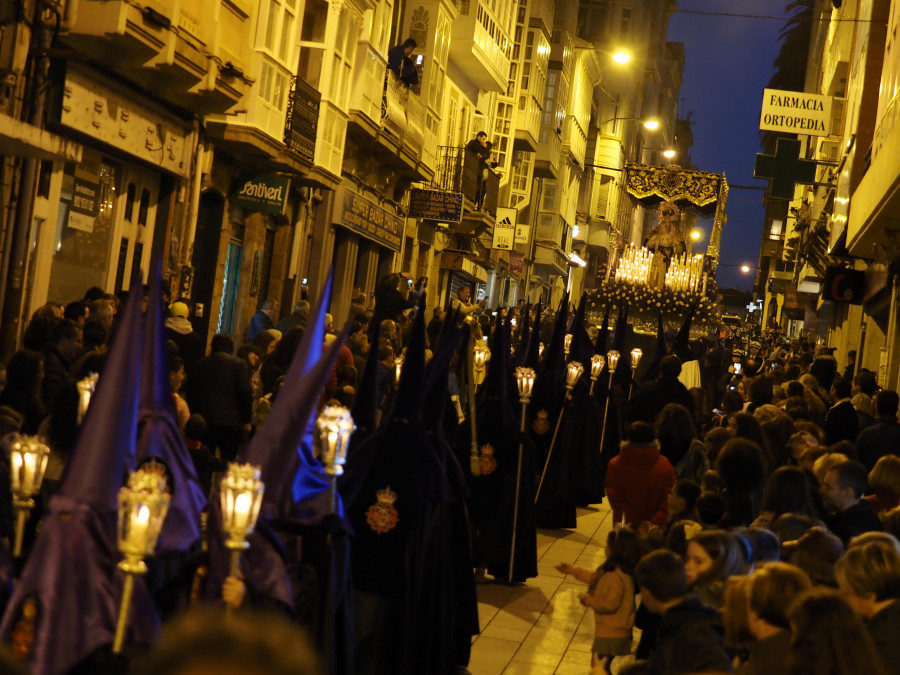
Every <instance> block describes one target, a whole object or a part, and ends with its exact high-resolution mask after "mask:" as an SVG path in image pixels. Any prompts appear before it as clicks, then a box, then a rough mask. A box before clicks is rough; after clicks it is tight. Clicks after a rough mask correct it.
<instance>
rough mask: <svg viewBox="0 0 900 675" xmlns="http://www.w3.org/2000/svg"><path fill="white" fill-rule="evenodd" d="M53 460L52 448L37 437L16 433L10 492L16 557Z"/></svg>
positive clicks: (11, 446)
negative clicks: (14, 526) (48, 463)
mask: <svg viewBox="0 0 900 675" xmlns="http://www.w3.org/2000/svg"><path fill="white" fill-rule="evenodd" d="M49 460H50V448H49V447H47V446H46V445H45V444H44V443H42V442H41V440H40V439H39V438H38V437H37V436H19V435H18V434H16V435H15V436H13V437H12V439H11V440H10V442H9V466H10V475H9V483H10V491H11V492H12V496H13V507H14V508H15V510H16V533H15V534H16V538H15V542H14V544H13V557H15V558H18V557H19V556H20V555H22V537H23V535H24V532H25V523H26V522H27V521H28V514H29V513H30V511H31V509H33V508H34V496H35V495H36V494H37V493H38V492H40V489H41V483H43V481H44V472H46V471H47V462H48V461H49Z"/></svg>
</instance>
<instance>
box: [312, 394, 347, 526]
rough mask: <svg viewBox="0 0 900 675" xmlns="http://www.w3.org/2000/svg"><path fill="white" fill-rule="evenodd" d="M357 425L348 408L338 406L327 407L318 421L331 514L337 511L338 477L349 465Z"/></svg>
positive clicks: (317, 428) (317, 427) (320, 447)
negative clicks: (328, 484)
mask: <svg viewBox="0 0 900 675" xmlns="http://www.w3.org/2000/svg"><path fill="white" fill-rule="evenodd" d="M355 429H356V425H355V424H354V423H353V417H352V416H351V415H350V411H349V410H347V408H344V407H342V406H337V405H329V406H325V409H324V410H323V411H322V414H321V415H319V417H318V419H316V430H317V431H318V433H319V449H320V452H321V453H322V464H324V465H325V473H326V474H327V475H328V477H329V483H330V484H331V485H330V488H329V502H328V503H329V504H330V512H331V513H335V511H336V510H337V508H336V507H337V503H336V500H337V477H338V476H340V475H342V474H343V473H344V464H346V463H347V451H348V449H349V447H350V436H351V435H353V432H354V430H355Z"/></svg>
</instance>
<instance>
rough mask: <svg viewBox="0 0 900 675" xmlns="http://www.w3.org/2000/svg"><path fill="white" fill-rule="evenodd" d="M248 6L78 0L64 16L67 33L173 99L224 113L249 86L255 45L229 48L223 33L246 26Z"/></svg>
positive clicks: (72, 42) (71, 41)
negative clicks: (199, 8)
mask: <svg viewBox="0 0 900 675" xmlns="http://www.w3.org/2000/svg"><path fill="white" fill-rule="evenodd" d="M245 11H246V9H242V8H241V7H240V5H239V4H236V3H228V5H227V6H226V5H225V4H221V5H220V4H219V3H218V2H215V3H210V4H209V5H206V6H204V11H203V12H196V13H193V12H192V11H191V9H190V3H178V2H175V1H174V0H151V1H150V2H147V3H143V7H140V6H138V5H136V4H135V3H132V2H129V1H127V0H109V1H108V2H79V3H78V4H77V5H75V9H73V10H71V12H67V14H66V16H65V17H64V19H63V22H62V25H61V32H60V37H61V39H62V41H63V42H64V43H65V44H66V45H69V46H71V47H74V48H75V49H78V50H80V51H84V52H86V53H88V54H90V55H91V58H93V59H95V60H96V61H98V62H102V63H106V64H108V65H109V66H111V67H112V68H115V69H116V70H118V71H119V72H121V73H122V74H124V75H125V76H126V77H128V78H129V79H131V80H133V81H135V82H136V83H138V84H140V85H142V86H143V87H145V88H146V89H148V90H151V91H154V92H155V93H157V94H158V95H160V96H162V97H163V98H166V99H168V100H170V101H172V102H173V103H176V104H178V105H181V106H183V107H186V108H188V109H190V110H191V111H193V112H196V113H198V114H201V115H202V114H213V113H221V112H225V111H227V110H228V109H230V108H231V107H233V106H234V105H235V104H236V103H238V102H239V101H240V100H241V97H242V96H243V95H244V93H245V92H246V91H247V89H248V85H247V82H246V81H245V80H244V78H243V73H242V71H243V69H244V67H245V65H246V63H245V59H246V58H247V56H248V49H247V48H246V47H245V46H241V45H235V49H233V50H229V49H227V46H228V45H225V44H222V41H221V39H220V35H221V34H222V33H223V32H224V33H228V32H229V31H232V32H237V33H238V34H245V33H246V31H247V30H248V26H247V25H246V24H247V20H248V19H249V18H250V17H249V14H247V13H245ZM220 63H223V64H229V63H230V64H232V65H233V67H232V68H222V67H220V65H219V64H220Z"/></svg>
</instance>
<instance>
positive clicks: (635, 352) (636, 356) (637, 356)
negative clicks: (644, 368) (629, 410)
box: [628, 347, 644, 401]
mask: <svg viewBox="0 0 900 675" xmlns="http://www.w3.org/2000/svg"><path fill="white" fill-rule="evenodd" d="M643 355H644V352H643V351H641V348H640V347H635V348H634V349H632V350H631V382H629V383H628V400H629V401H630V400H631V390H632V388H633V387H634V376H635V374H636V373H637V367H638V364H639V363H640V362H641V357H642V356H643Z"/></svg>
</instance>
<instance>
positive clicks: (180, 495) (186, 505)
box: [137, 266, 206, 554]
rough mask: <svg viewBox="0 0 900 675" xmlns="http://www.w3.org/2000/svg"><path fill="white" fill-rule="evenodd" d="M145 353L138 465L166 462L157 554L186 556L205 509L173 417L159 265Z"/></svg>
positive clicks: (149, 308) (147, 322)
mask: <svg viewBox="0 0 900 675" xmlns="http://www.w3.org/2000/svg"><path fill="white" fill-rule="evenodd" d="M143 352H144V356H143V360H142V363H141V366H142V373H141V388H140V400H139V408H138V415H139V418H140V435H139V438H138V445H137V458H138V461H139V462H140V461H143V460H145V459H146V458H149V457H156V458H159V459H160V460H162V462H163V463H164V464H165V465H166V467H167V469H168V473H169V490H170V492H171V493H172V501H171V503H170V505H169V512H168V514H167V515H166V521H165V523H163V529H162V532H160V535H159V543H158V544H157V552H158V553H160V554H163V553H176V552H186V551H188V550H189V549H190V548H191V547H192V546H193V545H194V544H196V543H197V542H198V541H199V540H200V514H201V512H202V511H203V509H204V508H206V496H205V495H204V494H203V489H202V488H201V487H200V484H199V481H198V480H197V473H196V471H195V469H194V462H193V460H192V459H191V456H190V453H189V452H188V449H187V446H186V445H185V444H184V437H183V436H182V434H181V430H180V429H179V428H178V421H177V419H176V417H175V405H174V403H173V401H172V392H171V389H170V387H169V363H168V361H169V359H168V351H167V349H166V337H165V329H164V327H163V300H162V293H161V276H160V271H159V266H157V267H156V269H155V272H154V274H153V278H152V280H151V284H150V297H149V301H148V305H147V315H146V317H145V321H144V349H143Z"/></svg>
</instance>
